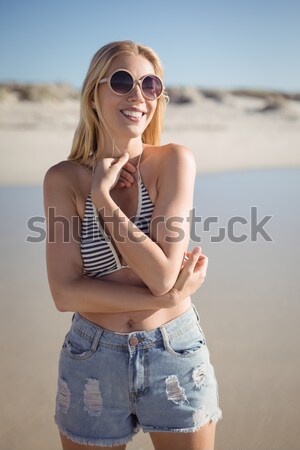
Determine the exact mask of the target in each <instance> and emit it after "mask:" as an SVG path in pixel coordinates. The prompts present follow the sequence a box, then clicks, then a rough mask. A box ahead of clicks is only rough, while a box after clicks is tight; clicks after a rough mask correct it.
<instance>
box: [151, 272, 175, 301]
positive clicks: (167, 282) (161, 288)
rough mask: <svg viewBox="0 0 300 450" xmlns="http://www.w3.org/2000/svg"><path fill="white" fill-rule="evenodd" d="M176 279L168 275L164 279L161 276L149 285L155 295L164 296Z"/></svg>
mask: <svg viewBox="0 0 300 450" xmlns="http://www.w3.org/2000/svg"><path fill="white" fill-rule="evenodd" d="M175 281H176V279H173V278H171V277H166V278H164V279H162V278H161V277H159V276H158V277H157V278H156V280H155V281H154V283H153V284H152V285H151V286H148V287H149V289H150V291H151V293H152V294H153V295H154V296H155V297H162V296H163V295H165V294H167V293H168V292H169V291H170V290H171V289H172V287H173V286H174V284H175Z"/></svg>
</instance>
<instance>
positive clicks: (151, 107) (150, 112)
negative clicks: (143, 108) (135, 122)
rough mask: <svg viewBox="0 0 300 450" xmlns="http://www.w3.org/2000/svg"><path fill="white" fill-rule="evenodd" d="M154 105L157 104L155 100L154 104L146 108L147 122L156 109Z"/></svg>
mask: <svg viewBox="0 0 300 450" xmlns="http://www.w3.org/2000/svg"><path fill="white" fill-rule="evenodd" d="M156 106H157V103H156V102H155V104H154V105H151V106H150V107H149V109H148V120H147V122H148V124H149V123H150V122H151V120H152V119H153V116H154V113H155V111H156Z"/></svg>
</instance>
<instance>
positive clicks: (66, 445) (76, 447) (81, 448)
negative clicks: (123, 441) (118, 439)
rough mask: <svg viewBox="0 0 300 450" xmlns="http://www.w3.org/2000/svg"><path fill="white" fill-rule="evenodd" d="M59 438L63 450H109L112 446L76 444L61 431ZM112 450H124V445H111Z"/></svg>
mask: <svg viewBox="0 0 300 450" xmlns="http://www.w3.org/2000/svg"><path fill="white" fill-rule="evenodd" d="M60 439H61V444H62V448H63V450H111V449H112V447H99V446H98V445H97V446H95V445H86V444H76V443H75V442H73V441H71V440H70V439H68V438H67V437H66V436H64V435H63V434H62V433H60ZM113 449H114V450H125V449H126V445H117V446H114V447H113Z"/></svg>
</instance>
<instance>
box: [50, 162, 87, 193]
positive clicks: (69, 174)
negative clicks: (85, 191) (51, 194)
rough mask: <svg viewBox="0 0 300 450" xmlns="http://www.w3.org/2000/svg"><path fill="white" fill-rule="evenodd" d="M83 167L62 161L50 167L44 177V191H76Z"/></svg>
mask: <svg viewBox="0 0 300 450" xmlns="http://www.w3.org/2000/svg"><path fill="white" fill-rule="evenodd" d="M81 172H82V167H81V165H80V164H78V163H76V162H74V161H69V160H66V161H61V162H59V163H57V164H55V165H54V166H52V167H50V168H49V169H48V170H47V172H46V174H45V176H44V189H49V188H51V187H56V188H60V189H61V188H64V189H69V190H75V188H76V185H77V184H78V181H79V178H80V176H81Z"/></svg>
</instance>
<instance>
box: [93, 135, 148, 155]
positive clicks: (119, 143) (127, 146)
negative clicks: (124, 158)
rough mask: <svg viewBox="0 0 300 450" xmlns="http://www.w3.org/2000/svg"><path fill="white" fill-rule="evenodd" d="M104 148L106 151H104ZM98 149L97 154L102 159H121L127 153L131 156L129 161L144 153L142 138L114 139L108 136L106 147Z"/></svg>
mask: <svg viewBox="0 0 300 450" xmlns="http://www.w3.org/2000/svg"><path fill="white" fill-rule="evenodd" d="M103 147H104V151H103ZM103 147H102V146H101V148H99V147H98V149H97V153H98V154H99V155H101V157H102V158H119V157H120V156H121V155H123V154H124V153H125V152H127V153H128V154H129V159H132V158H135V157H136V156H138V155H140V153H141V152H142V151H143V143H142V139H141V137H140V136H139V137H137V138H132V139H126V140H125V139H123V140H122V139H118V138H115V139H112V138H111V137H110V136H107V137H106V139H105V142H104V146H103Z"/></svg>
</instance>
